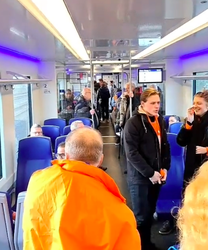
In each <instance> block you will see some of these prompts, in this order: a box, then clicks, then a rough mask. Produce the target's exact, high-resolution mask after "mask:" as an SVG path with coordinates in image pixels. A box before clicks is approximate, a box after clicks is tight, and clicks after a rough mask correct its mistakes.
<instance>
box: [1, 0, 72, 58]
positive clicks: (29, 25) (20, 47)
mask: <svg viewBox="0 0 208 250" xmlns="http://www.w3.org/2000/svg"><path fill="white" fill-rule="evenodd" d="M0 34H1V36H0V46H3V47H6V48H9V49H12V50H16V51H19V52H22V53H25V54H27V55H30V56H34V57H37V58H40V59H43V60H53V61H54V60H61V61H65V58H66V57H69V58H70V59H71V60H75V58H74V57H73V56H72V54H71V53H70V52H68V50H66V49H65V48H64V46H63V45H62V43H60V42H59V41H58V40H57V39H56V38H55V37H54V36H53V35H52V34H51V33H50V32H49V31H48V30H47V29H46V28H45V27H44V26H43V25H42V24H41V23H39V22H38V21H37V20H36V19H35V18H34V17H33V16H32V15H31V14H30V13H29V12H28V11H27V10H26V9H25V8H24V7H23V6H22V5H21V4H20V3H19V2H18V1H17V0H6V1H0Z"/></svg>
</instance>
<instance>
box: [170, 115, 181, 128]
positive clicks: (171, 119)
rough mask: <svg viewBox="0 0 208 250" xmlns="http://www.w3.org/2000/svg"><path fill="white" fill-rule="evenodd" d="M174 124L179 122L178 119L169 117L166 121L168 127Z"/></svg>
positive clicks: (173, 116)
mask: <svg viewBox="0 0 208 250" xmlns="http://www.w3.org/2000/svg"><path fill="white" fill-rule="evenodd" d="M176 122H179V119H178V117H177V116H175V115H172V116H170V117H169V120H168V123H169V127H170V125H171V124H173V123H176Z"/></svg>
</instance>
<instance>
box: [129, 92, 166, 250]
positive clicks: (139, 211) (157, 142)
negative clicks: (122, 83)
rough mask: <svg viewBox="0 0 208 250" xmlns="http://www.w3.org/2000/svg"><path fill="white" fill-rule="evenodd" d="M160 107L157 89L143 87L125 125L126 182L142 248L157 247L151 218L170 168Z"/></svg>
mask: <svg viewBox="0 0 208 250" xmlns="http://www.w3.org/2000/svg"><path fill="white" fill-rule="evenodd" d="M159 109H160V96H159V92H158V91H157V90H155V89H146V90H145V91H144V92H143V93H142V94H141V106H139V110H138V113H137V114H136V115H134V116H133V117H132V118H130V119H129V120H128V121H127V123H126V125H125V128H124V147H125V150H126V158H127V182H128V186H129V191H130V195H131V200H132V208H133V211H134V215H135V217H136V220H137V228H138V230H139V232H140V236H141V242H142V250H154V249H157V248H156V247H155V245H154V244H153V243H151V226H152V218H153V214H154V212H155V209H156V203H157V199H158V195H159V192H160V187H161V184H162V182H165V181H166V178H167V170H168V169H169V168H170V147H169V143H168V141H167V134H166V130H165V124H164V120H163V117H162V116H161V115H159V113H158V112H159ZM161 170H163V171H162V172H163V175H161V174H160V172H161Z"/></svg>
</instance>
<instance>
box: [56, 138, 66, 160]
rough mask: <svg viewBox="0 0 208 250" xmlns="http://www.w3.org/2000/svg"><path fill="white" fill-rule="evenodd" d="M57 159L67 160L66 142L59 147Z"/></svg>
mask: <svg viewBox="0 0 208 250" xmlns="http://www.w3.org/2000/svg"><path fill="white" fill-rule="evenodd" d="M56 158H57V159H58V160H63V159H65V142H61V143H60V144H59V145H58V149H57V154H56Z"/></svg>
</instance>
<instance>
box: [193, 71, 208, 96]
mask: <svg viewBox="0 0 208 250" xmlns="http://www.w3.org/2000/svg"><path fill="white" fill-rule="evenodd" d="M194 75H197V76H206V75H207V76H208V72H195V73H194ZM205 89H208V80H194V81H193V95H195V94H196V93H198V92H200V91H203V90H205Z"/></svg>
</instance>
